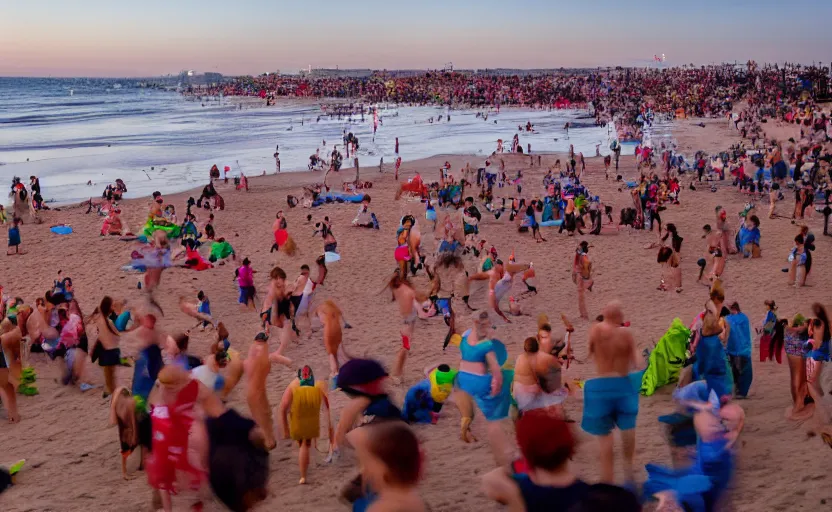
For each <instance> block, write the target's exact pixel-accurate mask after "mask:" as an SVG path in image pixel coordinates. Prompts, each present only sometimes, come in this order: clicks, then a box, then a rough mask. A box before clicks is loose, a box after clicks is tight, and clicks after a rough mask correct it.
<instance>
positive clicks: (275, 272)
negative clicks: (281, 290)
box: [269, 267, 286, 279]
mask: <svg viewBox="0 0 832 512" xmlns="http://www.w3.org/2000/svg"><path fill="white" fill-rule="evenodd" d="M269 278H271V279H286V272H284V271H283V269H282V268H280V267H274V268H273V269H272V271H271V272H269Z"/></svg>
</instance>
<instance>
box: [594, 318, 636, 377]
mask: <svg viewBox="0 0 832 512" xmlns="http://www.w3.org/2000/svg"><path fill="white" fill-rule="evenodd" d="M589 338H590V345H591V351H592V353H593V354H594V356H595V365H596V369H597V371H598V375H599V376H600V375H621V376H626V375H628V374H629V373H630V370H631V369H632V362H633V357H632V355H633V351H634V350H635V341H634V339H633V335H632V333H631V332H630V330H629V329H628V328H626V327H621V326H618V325H614V324H613V323H612V322H611V321H610V319H608V318H605V319H604V321H603V322H600V323H598V324H596V325H595V326H594V327H592V330H591V331H590V334H589Z"/></svg>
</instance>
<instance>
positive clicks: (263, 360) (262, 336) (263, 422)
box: [244, 332, 292, 450]
mask: <svg viewBox="0 0 832 512" xmlns="http://www.w3.org/2000/svg"><path fill="white" fill-rule="evenodd" d="M268 341H269V336H268V335H267V334H266V333H265V332H260V333H258V334H257V336H255V337H254V343H253V344H252V345H251V346H250V347H249V349H248V356H247V358H246V361H245V363H244V366H245V373H246V375H247V376H248V386H247V387H246V401H247V402H248V408H249V410H250V411H251V417H252V418H253V419H254V421H255V422H257V426H259V427H260V428H261V429H262V430H263V434H264V435H265V437H266V449H267V450H272V449H274V447H275V446H277V441H275V438H274V424H273V423H272V410H271V407H270V406H269V397H268V395H267V394H266V379H267V378H268V376H269V372H270V371H271V369H272V362H275V363H279V364H283V365H286V366H289V365H290V364H292V361H291V360H290V359H289V358H287V357H283V356H282V355H280V354H279V353H277V352H273V353H271V354H269V345H268Z"/></svg>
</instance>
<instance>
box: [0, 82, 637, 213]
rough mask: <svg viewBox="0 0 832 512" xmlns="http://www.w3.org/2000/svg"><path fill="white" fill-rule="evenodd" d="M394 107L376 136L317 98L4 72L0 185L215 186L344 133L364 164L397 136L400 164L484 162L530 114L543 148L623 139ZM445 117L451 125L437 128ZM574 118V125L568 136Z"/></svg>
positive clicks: (558, 122)
mask: <svg viewBox="0 0 832 512" xmlns="http://www.w3.org/2000/svg"><path fill="white" fill-rule="evenodd" d="M388 110H389V111H388V115H386V116H384V115H383V116H382V120H381V125H380V126H379V127H378V131H377V133H376V135H375V138H373V120H372V116H365V117H364V120H363V122H362V121H361V120H360V118H358V117H357V116H356V118H355V119H354V120H353V122H348V121H347V120H344V119H342V120H340V121H339V120H329V119H327V118H325V117H324V118H321V119H320V121H318V117H319V116H320V115H321V109H320V106H319V105H317V104H303V105H301V104H298V103H297V102H281V101H280V100H278V106H276V107H269V108H244V109H242V110H240V109H239V108H238V107H237V105H235V104H234V103H233V102H232V101H229V100H228V99H227V98H224V99H221V100H220V101H217V99H212V100H211V101H208V102H206V103H205V104H204V106H203V103H201V102H200V101H195V100H193V99H189V98H185V97H183V96H181V95H179V94H177V93H175V92H167V91H162V90H154V89H143V88H139V87H137V83H136V81H135V80H127V79H48V78H45V79H31V78H25V79H21V78H0V186H5V184H7V183H10V182H11V179H12V177H13V176H20V177H21V178H24V180H27V179H28V177H29V176H32V175H34V176H38V177H39V178H40V181H41V186H42V189H43V196H44V198H45V199H46V200H47V201H54V202H57V203H69V202H77V201H82V200H86V199H88V198H89V197H97V196H100V195H101V192H102V190H103V189H104V187H105V186H106V185H107V184H108V183H111V182H113V181H114V180H115V179H117V178H121V179H123V180H124V181H125V182H126V183H127V186H128V190H129V193H128V194H127V197H141V196H146V195H150V193H152V192H153V191H154V190H159V191H162V192H163V193H171V192H178V191H182V190H187V189H190V188H193V187H197V186H200V185H203V184H204V183H206V182H207V179H208V171H209V169H210V167H211V165H213V164H216V165H217V166H219V168H220V169H222V168H223V167H225V166H229V167H231V169H232V175H233V174H236V173H238V172H244V173H245V174H246V175H250V176H251V175H260V174H262V173H263V172H264V171H265V172H266V173H268V174H272V173H274V172H275V161H274V157H273V154H274V152H275V146H276V145H277V144H279V145H280V160H281V169H282V171H283V172H287V171H306V170H307V164H308V163H309V156H310V155H312V154H314V153H315V151H316V149H318V148H322V151H321V153H322V154H323V153H324V150H323V147H322V144H323V141H326V149H327V150H328V151H329V152H331V151H332V146H333V144H336V143H337V144H339V146H341V149H342V151H343V146H342V138H343V132H344V130H345V129H346V130H347V131H348V132H352V133H354V134H355V135H356V136H357V137H358V138H359V141H360V146H361V148H360V150H359V152H358V153H359V154H358V156H359V162H360V165H361V166H362V167H365V168H373V167H375V168H377V167H378V164H379V160H380V159H381V158H384V163H385V165H386V166H389V167H392V164H393V163H394V161H395V156H394V148H395V138H396V137H398V138H399V144H400V155H401V157H402V159H403V160H404V161H410V160H416V159H419V158H424V157H428V156H433V155H437V154H473V155H481V156H482V159H484V158H485V157H486V156H487V155H488V154H490V153H491V152H492V151H494V150H495V149H496V141H497V139H503V141H504V144H506V146H510V144H511V139H512V137H513V136H514V134H515V133H517V128H518V125H524V126H525V124H526V122H527V121H531V122H532V123H533V124H534V126H535V131H536V133H531V134H527V133H526V132H523V133H521V134H520V142H521V143H522V145H523V148H524V149H525V148H526V144H531V146H532V152H533V153H535V152H566V151H568V150H569V145H570V144H573V145H574V146H575V151H576V152H583V153H584V155H586V156H593V155H595V151H596V146H597V145H600V150H601V154H607V153H609V144H610V141H611V137H614V136H615V131H614V130H613V129H612V127H595V126H593V125H592V119H581V117H582V116H585V115H586V114H587V112H582V111H551V112H543V111H525V110H518V109H503V110H502V111H501V112H500V113H499V114H496V113H491V114H490V115H489V117H488V121H484V120H483V119H481V118H477V117H476V113H477V111H475V110H452V111H450V112H448V111H447V110H446V109H445V108H441V107H406V106H401V107H396V108H389V109H388ZM394 113H395V114H397V115H393V114H394ZM447 114H450V116H451V121H450V122H447V121H446V120H445V119H446V118H445V119H443V121H442V122H438V123H437V122H434V123H432V124H431V123H428V118H430V117H434V118H436V117H438V116H439V115H442V116H446V115H447ZM494 121H497V122H496V123H494ZM567 121H569V122H572V123H574V124H575V125H576V126H575V127H573V128H572V129H570V130H569V138H568V139H567V137H566V132H565V131H564V124H565V123H566V122H567ZM625 150H626V149H625ZM629 150H630V152H632V148H629ZM475 164H476V165H482V160H478V159H474V161H472V165H475ZM344 166H345V167H346V168H349V167H351V166H352V161H351V160H349V161H348V160H346V159H345V161H344ZM368 175H369V173H368ZM88 182H92V183H93V185H92V186H88V185H87V183H88Z"/></svg>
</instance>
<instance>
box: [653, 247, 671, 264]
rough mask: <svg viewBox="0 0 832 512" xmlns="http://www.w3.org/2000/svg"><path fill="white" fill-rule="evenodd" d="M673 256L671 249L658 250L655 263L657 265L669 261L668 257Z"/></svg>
mask: <svg viewBox="0 0 832 512" xmlns="http://www.w3.org/2000/svg"><path fill="white" fill-rule="evenodd" d="M671 256H673V249H671V248H670V247H667V246H665V247H662V248H660V249H659V254H658V256H656V262H658V263H665V262H667V261H668V260H670V257H671Z"/></svg>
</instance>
